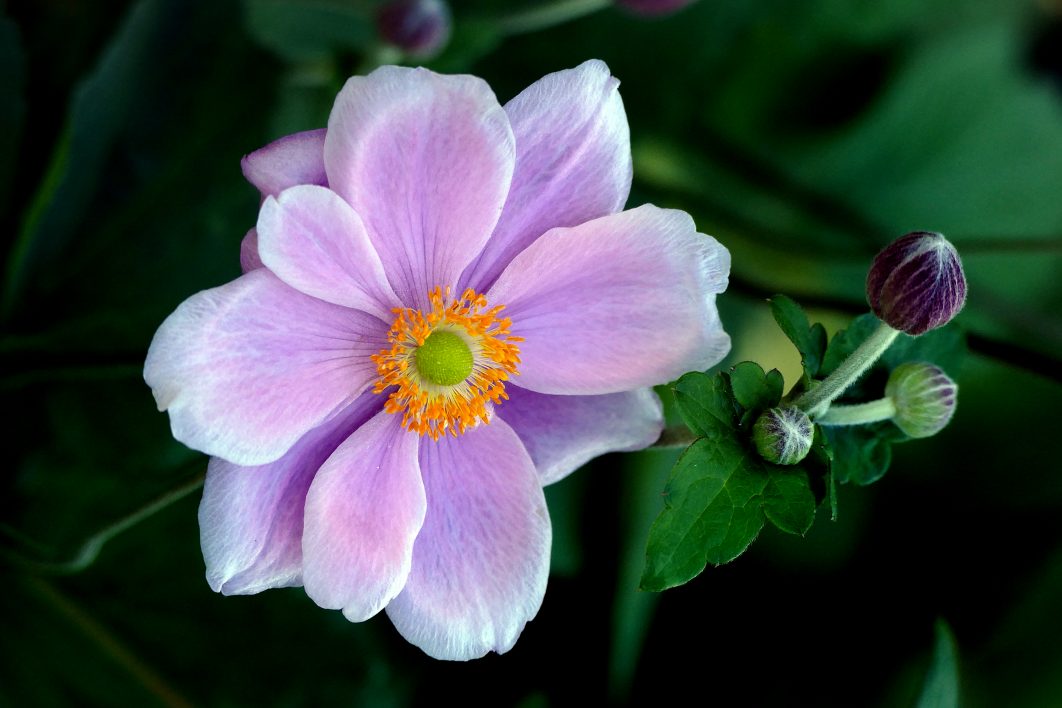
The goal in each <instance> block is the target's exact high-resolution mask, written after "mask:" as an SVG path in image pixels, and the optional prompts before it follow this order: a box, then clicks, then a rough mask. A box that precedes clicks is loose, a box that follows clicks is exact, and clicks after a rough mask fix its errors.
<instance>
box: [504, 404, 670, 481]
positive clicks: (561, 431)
mask: <svg viewBox="0 0 1062 708" xmlns="http://www.w3.org/2000/svg"><path fill="white" fill-rule="evenodd" d="M505 392H506V394H508V396H509V400H508V401H505V403H503V404H501V405H500V406H497V407H496V408H495V409H494V410H495V412H496V414H497V415H499V416H501V418H502V419H503V420H504V421H505V422H506V423H508V424H509V425H511V426H512V428H513V430H515V431H516V434H517V435H519V436H520V440H521V441H522V442H523V443H524V447H526V448H527V451H528V453H530V455H531V459H532V460H534V462H535V468H536V469H537V470H538V475H539V477H540V478H541V480H542V484H544V485H545V484H552V483H553V482H556V481H559V480H561V479H563V478H564V477H567V476H568V475H569V474H571V473H572V472H574V471H575V470H577V469H579V468H580V467H582V466H583V465H585V464H586V463H587V462H589V461H590V460H592V459H594V458H595V457H597V456H599V455H604V454H605V453H606V452H626V451H629V450H641V449H642V448H644V447H648V446H649V445H652V444H653V443H654V442H656V439H657V438H659V437H660V431H661V430H663V429H664V415H663V409H662V408H661V406H660V399H659V398H657V396H656V394H655V393H653V390H652V389H649V388H640V389H637V390H635V391H627V392H624V393H611V394H608V395H606V396H551V395H549V394H544V393H534V392H532V391H528V390H527V389H524V388H520V387H519V386H513V385H507V386H506V387H505Z"/></svg>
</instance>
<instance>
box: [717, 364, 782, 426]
mask: <svg viewBox="0 0 1062 708" xmlns="http://www.w3.org/2000/svg"><path fill="white" fill-rule="evenodd" d="M729 376H730V388H731V391H733V394H734V400H735V401H737V403H738V405H740V406H741V407H742V408H744V409H745V410H746V411H748V412H750V413H755V412H759V411H762V410H766V409H767V408H772V407H774V406H776V405H778V401H780V400H781V398H782V388H783V385H784V384H783V381H782V374H781V373H780V372H779V371H778V370H777V369H771V373H770V374H765V373H764V372H763V369H762V368H761V367H760V365H759V364H757V363H756V362H754V361H743V362H741V363H740V364H738V365H736V366H735V367H734V368H732V369H731V370H730V373H729Z"/></svg>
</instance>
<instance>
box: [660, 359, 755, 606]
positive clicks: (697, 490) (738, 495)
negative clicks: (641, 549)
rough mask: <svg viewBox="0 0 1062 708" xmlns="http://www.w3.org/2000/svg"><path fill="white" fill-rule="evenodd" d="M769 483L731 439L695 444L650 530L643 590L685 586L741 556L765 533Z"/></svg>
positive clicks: (673, 477) (674, 472) (671, 482)
mask: <svg viewBox="0 0 1062 708" xmlns="http://www.w3.org/2000/svg"><path fill="white" fill-rule="evenodd" d="M719 378H721V377H719ZM768 481H769V477H768V475H767V474H766V473H765V472H764V470H763V469H762V466H761V465H759V464H758V463H757V462H756V461H755V460H754V459H752V458H751V457H749V456H748V455H746V452H745V450H744V449H742V447H741V446H740V445H738V444H737V442H736V441H735V440H734V439H733V438H731V437H725V438H721V439H716V440H708V439H704V438H702V439H700V440H697V441H696V442H694V443H693V444H692V445H690V447H689V448H687V450H686V452H684V453H683V455H682V457H680V458H679V460H678V462H677V463H675V467H674V469H673V470H672V474H671V479H670V480H669V481H668V485H667V488H666V489H665V502H664V503H665V508H664V511H663V512H662V513H661V514H660V516H658V517H657V519H656V521H655V522H654V523H653V527H652V529H650V531H649V543H648V547H647V548H646V564H645V570H644V571H643V573H642V580H641V588H642V589H643V590H665V589H667V588H670V587H674V586H676V585H681V584H682V583H685V582H687V581H689V580H690V579H692V578H694V577H696V576H697V575H698V574H700V572H701V571H703V570H704V568H705V566H707V565H708V563H713V564H715V565H719V564H721V563H726V562H728V561H731V560H733V559H734V558H736V557H737V556H739V555H741V553H742V552H743V551H744V550H745V549H746V548H748V547H749V544H751V543H752V542H753V541H754V540H755V539H756V536H757V535H759V533H760V529H762V528H763V522H764V517H763V512H762V511H761V508H760V506H761V500H760V497H761V495H762V494H763V491H764V489H765V488H766V486H767V483H768Z"/></svg>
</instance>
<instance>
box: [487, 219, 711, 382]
mask: <svg viewBox="0 0 1062 708" xmlns="http://www.w3.org/2000/svg"><path fill="white" fill-rule="evenodd" d="M729 270H730V254H729V252H727V250H726V249H725V248H723V247H722V246H721V245H720V244H719V243H718V242H717V241H716V240H715V239H713V238H712V237H711V236H705V235H704V234H699V233H697V229H696V227H695V226H694V224H693V220H692V219H691V218H690V216H689V214H686V213H685V212H682V211H675V210H670V209H659V208H657V207H655V206H652V205H645V206H642V207H638V208H637V209H631V210H629V211H625V212H622V213H620V214H614V215H611V216H605V217H602V218H600V219H595V220H594V221H589V222H587V223H585V224H582V225H580V226H576V227H574V228H571V229H553V230H552V231H550V232H549V233H547V234H545V235H544V236H542V237H541V238H540V239H538V240H537V241H535V242H534V243H533V244H531V246H529V247H528V248H527V249H526V250H525V251H524V252H522V253H521V254H520V255H518V256H517V257H516V258H514V259H513V260H512V262H511V263H510V264H509V266H508V267H507V268H506V269H505V272H503V273H502V274H501V276H500V277H499V278H498V281H497V282H496V283H495V284H494V286H493V287H492V288H491V289H490V291H489V292H488V293H487V299H488V301H490V302H492V303H504V304H505V305H506V310H505V315H506V316H508V317H511V318H512V321H513V326H512V332H513V334H514V335H518V336H522V337H524V338H525V341H523V342H521V343H520V358H521V360H522V363H521V365H520V377H519V379H518V380H517V383H518V385H519V386H521V387H524V388H528V389H531V390H532V391H538V392H539V393H560V394H604V393H618V392H620V391H629V390H631V389H635V388H641V387H643V386H651V385H654V384H660V383H664V382H666V381H670V380H672V379H675V378H677V377H678V376H679V375H681V374H683V373H684V372H687V371H694V370H697V371H700V370H704V369H707V368H708V367H710V366H712V365H713V364H715V363H717V362H718V361H719V360H720V359H722V358H723V356H724V355H725V354H726V353H727V351H729V349H730V337H728V336H727V334H726V333H725V332H724V331H723V329H722V326H721V325H720V323H719V315H718V312H717V311H716V308H715V295H716V294H717V293H720V292H722V291H723V290H724V289H725V288H726V284H727V277H728V273H729Z"/></svg>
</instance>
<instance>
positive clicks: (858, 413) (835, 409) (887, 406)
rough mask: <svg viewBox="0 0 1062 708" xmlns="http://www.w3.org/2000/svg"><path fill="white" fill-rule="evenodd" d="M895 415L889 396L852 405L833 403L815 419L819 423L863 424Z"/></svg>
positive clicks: (887, 418)
mask: <svg viewBox="0 0 1062 708" xmlns="http://www.w3.org/2000/svg"><path fill="white" fill-rule="evenodd" d="M894 415H896V405H895V404H894V403H893V402H892V399H891V398H888V397H885V398H879V399H878V400H876V401H868V402H866V403H856V404H854V405H850V406H849V405H833V406H830V407H829V409H828V410H827V411H826V412H825V413H823V414H822V415H820V416H819V417H818V418H816V419H815V422H816V423H819V424H820V425H864V424H866V423H877V422H879V421H882V420H890V419H892V417H893V416H894Z"/></svg>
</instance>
